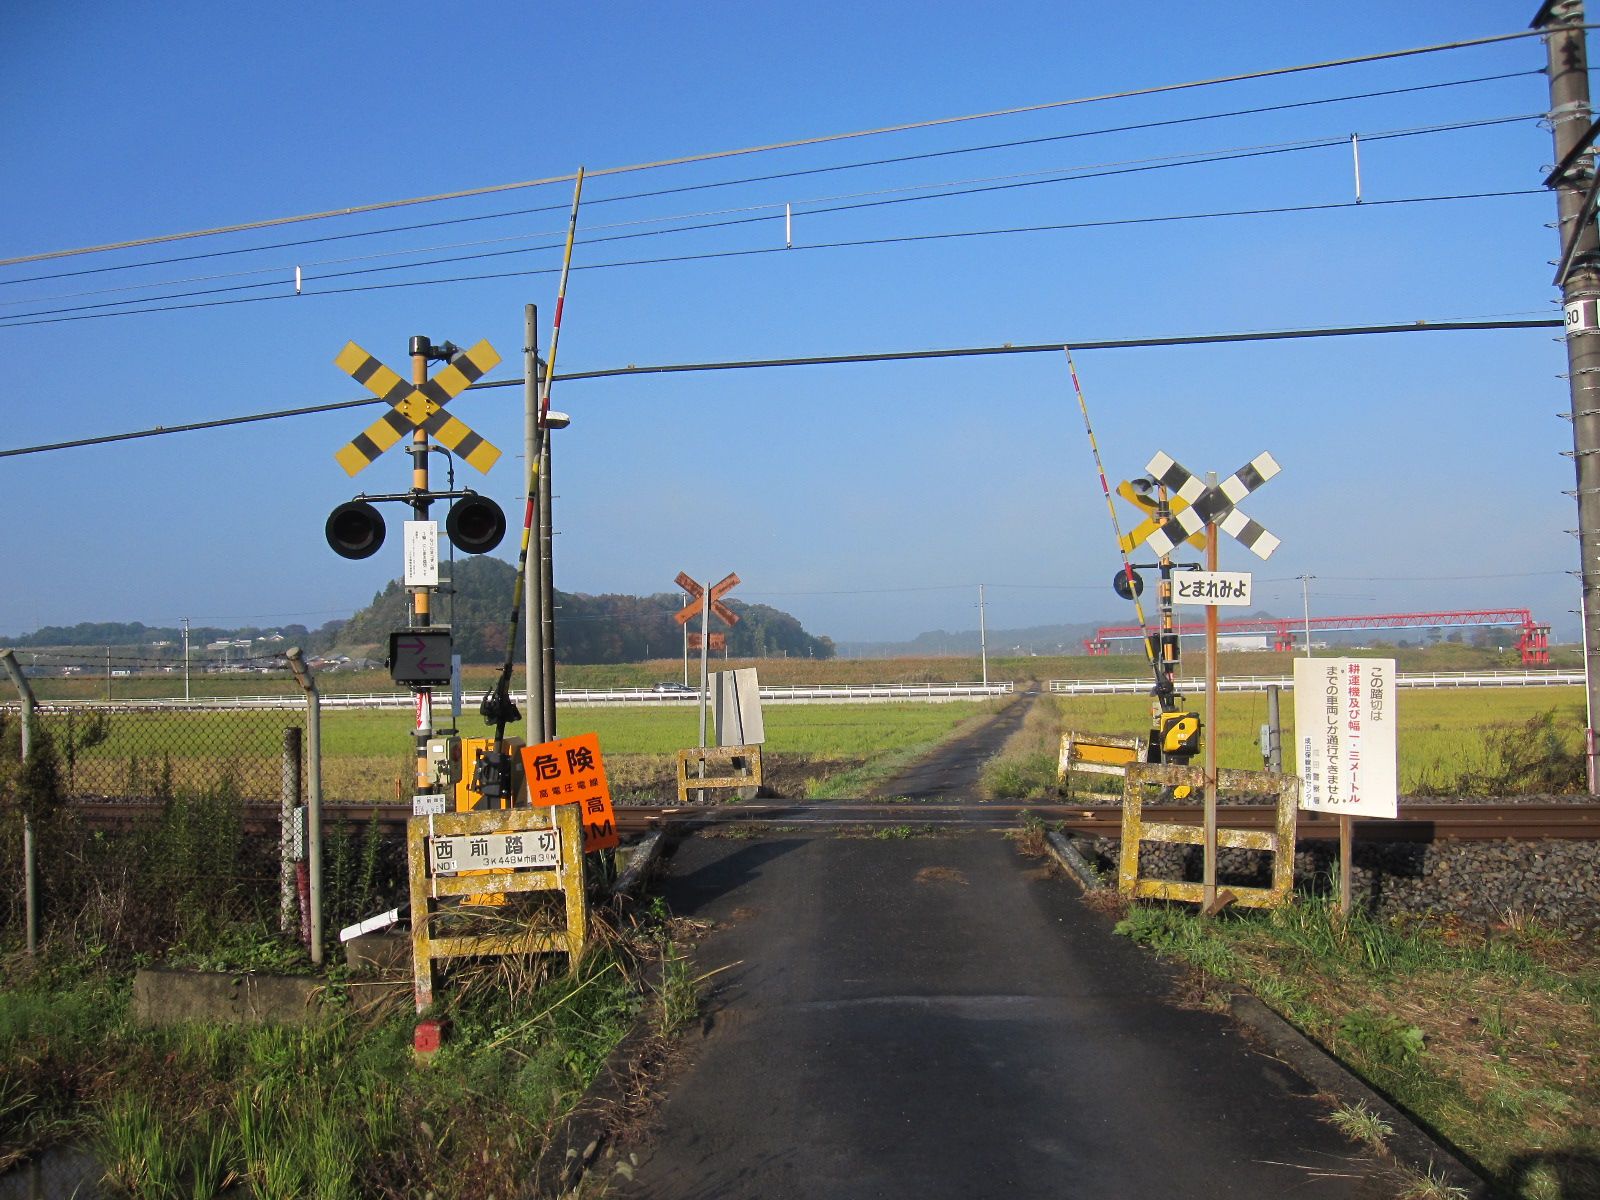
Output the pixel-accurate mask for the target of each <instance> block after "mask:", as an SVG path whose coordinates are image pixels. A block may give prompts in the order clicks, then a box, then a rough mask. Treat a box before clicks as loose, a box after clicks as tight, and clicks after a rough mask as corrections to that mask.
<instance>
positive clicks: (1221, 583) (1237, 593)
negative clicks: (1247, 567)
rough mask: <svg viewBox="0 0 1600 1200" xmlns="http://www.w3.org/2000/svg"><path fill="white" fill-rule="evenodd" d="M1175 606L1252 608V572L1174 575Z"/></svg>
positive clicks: (1175, 573)
mask: <svg viewBox="0 0 1600 1200" xmlns="http://www.w3.org/2000/svg"><path fill="white" fill-rule="evenodd" d="M1172 602H1173V603H1174V604H1205V605H1211V604H1218V605H1222V604H1249V603H1250V572H1249V571H1174V572H1173V574H1172Z"/></svg>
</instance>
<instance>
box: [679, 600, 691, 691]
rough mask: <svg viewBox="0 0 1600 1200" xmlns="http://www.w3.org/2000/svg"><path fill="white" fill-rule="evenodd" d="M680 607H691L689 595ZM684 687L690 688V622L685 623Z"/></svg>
mask: <svg viewBox="0 0 1600 1200" xmlns="http://www.w3.org/2000/svg"><path fill="white" fill-rule="evenodd" d="M678 607H679V608H688V607H689V597H688V595H687V594H685V595H684V597H683V603H682V604H680V605H678ZM683 686H684V687H688V686H689V622H687V621H685V622H684V623H683Z"/></svg>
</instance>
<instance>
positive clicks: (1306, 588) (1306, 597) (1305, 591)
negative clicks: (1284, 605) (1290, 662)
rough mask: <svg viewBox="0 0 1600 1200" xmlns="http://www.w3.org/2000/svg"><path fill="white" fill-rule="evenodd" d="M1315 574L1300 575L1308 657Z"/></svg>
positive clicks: (1309, 652) (1309, 654) (1307, 653)
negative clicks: (1312, 585)
mask: <svg viewBox="0 0 1600 1200" xmlns="http://www.w3.org/2000/svg"><path fill="white" fill-rule="evenodd" d="M1315 578H1316V576H1315V575H1302V576H1300V603H1301V604H1302V605H1304V606H1305V614H1306V657H1307V658H1310V657H1311V581H1312V580H1313V579H1315Z"/></svg>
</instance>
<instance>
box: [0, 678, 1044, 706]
mask: <svg viewBox="0 0 1600 1200" xmlns="http://www.w3.org/2000/svg"><path fill="white" fill-rule="evenodd" d="M441 690H442V689H441ZM1013 690H1014V689H1013V685H1012V684H1011V683H1009V682H1007V683H988V684H984V683H926V684H925V683H906V684H868V685H843V684H841V685H838V686H823V687H770V688H766V687H764V688H762V689H761V699H762V700H763V701H764V702H767V703H770V704H840V703H846V704H862V703H867V704H872V703H884V702H889V701H902V702H911V701H923V702H934V703H938V702H942V701H947V700H983V699H987V698H990V697H994V696H1009V695H1010V694H1011V693H1012V691H1013ZM435 694H436V696H437V693H435ZM511 698H512V699H513V700H515V701H516V702H517V704H518V705H525V704H526V703H527V701H526V697H525V696H524V694H523V693H521V692H512V693H511ZM413 703H414V700H413V697H412V694H411V693H410V692H367V693H348V694H344V695H324V696H323V697H322V707H323V708H324V709H330V708H344V709H385V708H410V707H411V706H412V704H413ZM699 703H700V693H699V692H698V691H687V692H679V691H671V692H658V691H655V690H653V689H651V688H604V689H600V688H596V689H588V690H583V691H560V690H558V691H557V692H556V704H557V705H565V706H568V707H573V708H581V707H616V706H625V705H645V706H656V705H666V706H682V705H694V704H699ZM476 704H477V701H476V700H475V699H473V700H470V701H465V702H464V707H465V708H475V707H476ZM7 707H8V706H7V705H5V704H0V711H5V710H6V708H7ZM10 707H13V708H14V707H15V705H11V706H10ZM304 707H305V700H304V699H303V698H302V697H300V696H298V695H293V696H291V695H283V696H203V697H201V696H197V697H195V698H193V699H190V700H184V699H182V698H177V699H163V698H155V699H141V700H55V701H47V702H41V703H40V704H39V710H40V711H41V712H49V711H51V710H56V711H65V710H67V709H73V708H78V709H105V708H113V709H117V710H119V711H126V712H136V711H159V710H167V709H178V710H191V711H204V710H218V709H280V708H281V709H294V710H296V711H298V710H300V709H302V708H304Z"/></svg>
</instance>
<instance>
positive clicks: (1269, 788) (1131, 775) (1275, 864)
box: [1117, 763, 1300, 908]
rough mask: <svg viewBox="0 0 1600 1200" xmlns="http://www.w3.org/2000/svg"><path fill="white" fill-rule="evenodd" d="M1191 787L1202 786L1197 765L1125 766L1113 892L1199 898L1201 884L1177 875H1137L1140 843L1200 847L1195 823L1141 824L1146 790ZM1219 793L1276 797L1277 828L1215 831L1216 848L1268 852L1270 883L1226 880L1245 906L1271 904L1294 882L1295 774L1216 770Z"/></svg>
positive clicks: (1195, 791) (1196, 791)
mask: <svg viewBox="0 0 1600 1200" xmlns="http://www.w3.org/2000/svg"><path fill="white" fill-rule="evenodd" d="M1185 786H1186V787H1188V788H1190V789H1191V794H1192V795H1194V796H1199V795H1201V794H1202V793H1203V791H1204V788H1205V772H1204V771H1202V770H1201V769H1200V768H1199V767H1177V766H1163V765H1156V764H1152V763H1136V764H1133V765H1131V766H1129V767H1128V768H1127V771H1126V777H1125V780H1124V782H1123V791H1122V856H1121V862H1120V865H1119V870H1118V872H1117V887H1118V890H1119V891H1121V892H1122V893H1123V895H1126V896H1135V897H1139V896H1143V897H1148V898H1151V899H1158V900H1186V901H1188V902H1190V903H1193V904H1200V903H1203V902H1204V899H1205V896H1204V885H1203V884H1199V883H1184V882H1182V881H1180V880H1176V879H1141V878H1139V844H1140V843H1141V842H1177V843H1179V844H1181V845H1186V846H1203V845H1205V840H1206V838H1205V829H1204V827H1203V826H1200V825H1175V824H1167V823H1162V822H1146V821H1145V820H1144V815H1143V810H1144V802H1145V792H1146V790H1147V789H1176V788H1181V787H1185ZM1224 792H1233V793H1240V792H1249V793H1253V794H1256V795H1273V796H1276V797H1277V804H1278V820H1277V828H1276V829H1275V830H1274V831H1273V832H1271V833H1268V832H1266V831H1264V830H1247V829H1224V828H1218V830H1217V849H1218V851H1219V852H1220V851H1221V850H1223V849H1224V848H1230V849H1239V850H1263V851H1266V852H1267V853H1269V854H1271V855H1272V886H1271V887H1264V888H1260V887H1240V886H1237V885H1233V884H1230V885H1228V887H1227V890H1228V891H1229V892H1232V893H1233V897H1234V903H1236V904H1239V905H1241V906H1243V907H1245V908H1276V907H1278V905H1280V904H1282V903H1283V902H1284V901H1285V900H1287V899H1288V897H1289V892H1290V890H1291V888H1292V887H1293V885H1294V841H1295V810H1296V809H1297V808H1298V807H1299V806H1300V777H1299V776H1298V775H1278V774H1273V773H1271V772H1267V771H1218V772H1217V794H1218V800H1219V801H1220V800H1221V798H1222V793H1224Z"/></svg>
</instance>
